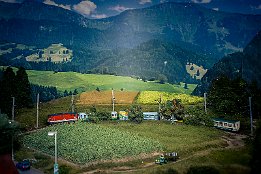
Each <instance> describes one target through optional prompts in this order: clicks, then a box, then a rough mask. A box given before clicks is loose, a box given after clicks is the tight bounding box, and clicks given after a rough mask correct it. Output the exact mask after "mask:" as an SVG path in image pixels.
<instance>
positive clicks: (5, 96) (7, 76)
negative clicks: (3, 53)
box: [0, 67, 16, 118]
mask: <svg viewBox="0 0 261 174" xmlns="http://www.w3.org/2000/svg"><path fill="white" fill-rule="evenodd" d="M15 84H16V82H15V73H14V72H13V69H12V68H11V67H7V68H6V70H5V71H4V73H3V78H2V81H1V82H0V99H1V100H0V108H1V112H2V113H5V114H7V115H8V116H9V118H11V113H12V112H11V111H12V97H15V93H16V85H15Z"/></svg>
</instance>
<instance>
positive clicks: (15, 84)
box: [0, 67, 33, 117]
mask: <svg viewBox="0 0 261 174" xmlns="http://www.w3.org/2000/svg"><path fill="white" fill-rule="evenodd" d="M0 98H1V100H0V109H1V112H2V113H5V114H7V115H8V116H9V117H10V116H11V113H12V105H13V99H15V107H16V108H24V107H32V106H33V102H32V98H31V88H30V83H29V80H28V75H27V73H26V70H25V68H23V67H19V68H18V71H17V72H16V73H14V71H13V69H12V68H11V67H7V68H6V69H5V70H4V71H3V73H2V78H1V81H0Z"/></svg>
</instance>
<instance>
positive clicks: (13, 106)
mask: <svg viewBox="0 0 261 174" xmlns="http://www.w3.org/2000/svg"><path fill="white" fill-rule="evenodd" d="M12 99H13V105H12V123H14V113H15V110H14V108H15V97H12ZM12 160H13V161H14V135H12Z"/></svg>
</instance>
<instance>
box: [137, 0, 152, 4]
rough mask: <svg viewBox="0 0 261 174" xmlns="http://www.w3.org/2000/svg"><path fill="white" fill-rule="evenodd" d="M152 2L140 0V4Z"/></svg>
mask: <svg viewBox="0 0 261 174" xmlns="http://www.w3.org/2000/svg"><path fill="white" fill-rule="evenodd" d="M146 3H151V0H140V2H139V4H146Z"/></svg>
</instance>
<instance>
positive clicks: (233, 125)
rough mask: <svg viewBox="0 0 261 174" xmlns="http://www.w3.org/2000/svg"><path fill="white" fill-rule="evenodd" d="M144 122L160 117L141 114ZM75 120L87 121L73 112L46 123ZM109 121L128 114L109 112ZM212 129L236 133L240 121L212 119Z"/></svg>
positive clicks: (60, 115) (123, 117)
mask: <svg viewBox="0 0 261 174" xmlns="http://www.w3.org/2000/svg"><path fill="white" fill-rule="evenodd" d="M143 119H144V120H160V115H159V113H158V112H143ZM77 120H82V121H89V117H88V114H86V113H83V112H82V113H75V112H67V113H57V114H50V115H48V120H47V122H48V123H49V124H55V123H71V122H75V121H77ZM111 120H128V112H126V111H120V112H119V114H118V113H117V112H115V111H114V112H111ZM174 122H179V120H174ZM213 122H214V127H216V128H218V129H223V130H228V131H232V132H237V131H239V129H240V121H233V120H224V119H220V118H215V119H213Z"/></svg>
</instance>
